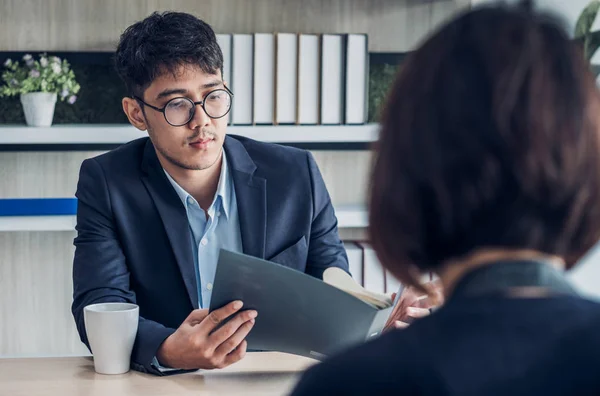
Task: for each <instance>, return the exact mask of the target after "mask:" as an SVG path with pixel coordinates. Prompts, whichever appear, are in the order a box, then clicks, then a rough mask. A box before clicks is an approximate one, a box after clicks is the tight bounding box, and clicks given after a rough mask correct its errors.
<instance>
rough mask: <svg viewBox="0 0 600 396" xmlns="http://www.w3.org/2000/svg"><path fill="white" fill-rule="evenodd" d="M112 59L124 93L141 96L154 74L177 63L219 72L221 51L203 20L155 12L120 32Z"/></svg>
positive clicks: (178, 65)
mask: <svg viewBox="0 0 600 396" xmlns="http://www.w3.org/2000/svg"><path fill="white" fill-rule="evenodd" d="M115 63H116V69H117V72H118V73H119V76H120V77H121V79H122V80H123V82H125V85H126V86H127V91H128V93H129V94H131V95H137V96H142V94H143V92H144V91H145V90H146V88H148V86H149V85H150V84H151V83H152V81H153V80H154V79H155V78H156V77H158V76H160V75H163V74H164V73H174V72H175V71H176V70H177V69H178V68H179V67H180V66H184V65H185V66H187V65H189V66H196V67H199V68H200V69H201V70H202V71H203V72H205V73H210V74H216V73H217V71H218V70H221V72H222V69H223V53H222V52H221V49H220V47H219V45H218V44H217V39H216V36H215V32H214V31H213V30H212V28H211V27H210V26H209V25H208V24H207V23H205V22H203V21H201V20H200V19H198V18H196V17H195V16H193V15H190V14H186V13H182V12H164V13H158V12H155V13H153V14H152V15H150V16H149V17H147V18H146V19H144V20H143V21H140V22H136V23H135V24H133V25H131V26H130V27H128V28H127V29H126V30H125V32H123V34H122V35H121V39H120V41H119V45H118V47H117V52H116V55H115Z"/></svg>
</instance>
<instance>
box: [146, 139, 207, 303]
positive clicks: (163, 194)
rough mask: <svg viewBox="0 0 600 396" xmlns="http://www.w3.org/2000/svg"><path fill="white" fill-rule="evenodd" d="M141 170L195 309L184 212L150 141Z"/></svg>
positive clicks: (186, 221) (195, 287)
mask: <svg viewBox="0 0 600 396" xmlns="http://www.w3.org/2000/svg"><path fill="white" fill-rule="evenodd" d="M142 171H143V176H142V182H143V183H144V185H145V186H146V189H147V190H148V192H149V193H150V196H151V197H152V199H153V200H154V204H155V205H156V209H157V210H158V213H159V214H160V217H161V219H162V222H163V225H164V227H165V231H166V232H167V236H168V238H169V242H170V244H171V248H172V249H173V253H174V254H175V259H176V260H177V265H178V266H179V270H180V271H181V276H182V277H183V281H184V283H185V288H186V290H187V293H188V295H189V297H190V301H191V303H192V306H193V307H194V308H198V307H199V305H198V286H197V282H196V271H195V269H194V265H196V263H194V255H193V252H192V246H191V240H192V239H191V232H190V227H189V223H188V218H187V214H186V211H185V208H184V206H183V204H182V203H181V200H180V199H179V196H178V195H177V193H176V192H175V190H174V189H173V186H171V184H170V183H169V180H168V179H167V177H166V175H165V173H164V170H163V168H162V166H161V165H160V162H159V161H158V158H157V156H156V152H155V151H154V146H153V145H152V143H151V142H150V140H148V142H147V143H146V147H145V151H144V158H143V160H142Z"/></svg>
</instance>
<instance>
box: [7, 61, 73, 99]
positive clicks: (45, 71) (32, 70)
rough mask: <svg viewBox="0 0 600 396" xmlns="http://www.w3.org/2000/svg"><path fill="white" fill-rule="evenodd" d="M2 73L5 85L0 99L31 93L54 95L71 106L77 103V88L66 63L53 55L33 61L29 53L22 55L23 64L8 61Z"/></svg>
mask: <svg viewBox="0 0 600 396" xmlns="http://www.w3.org/2000/svg"><path fill="white" fill-rule="evenodd" d="M4 67H5V70H4V72H3V73H2V81H3V82H4V84H3V85H2V86H0V96H5V97H8V96H17V95H21V94H26V93H30V92H49V93H56V94H58V97H59V98H60V100H61V101H65V100H66V101H67V102H68V103H70V104H73V103H75V101H76V100H77V96H76V95H77V93H78V92H79V90H80V86H79V84H78V83H77V81H76V79H75V73H73V70H71V66H70V65H69V62H67V61H66V60H64V59H63V60H61V59H60V58H58V57H56V56H50V57H49V56H47V55H46V54H42V55H40V56H39V59H37V60H36V59H34V58H33V56H31V55H30V54H26V55H25V56H23V63H22V64H21V63H20V62H18V61H13V60H12V59H7V60H6V62H4Z"/></svg>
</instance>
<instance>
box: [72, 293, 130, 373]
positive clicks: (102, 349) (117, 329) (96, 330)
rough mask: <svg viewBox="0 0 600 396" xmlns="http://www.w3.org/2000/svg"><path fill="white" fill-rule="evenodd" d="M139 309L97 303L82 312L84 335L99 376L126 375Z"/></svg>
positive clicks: (127, 305)
mask: <svg viewBox="0 0 600 396" xmlns="http://www.w3.org/2000/svg"><path fill="white" fill-rule="evenodd" d="M139 312H140V308H139V307H138V306H137V305H135V304H128V303H100V304H93V305H88V306H86V307H85V308H84V309H83V318H84V322H85V331H86V334H87V338H88V342H89V343H90V348H91V350H92V355H94V368H95V370H96V372H97V373H99V374H123V373H126V372H127V371H129V362H130V360H131V351H132V350H133V343H134V341H135V336H136V334H137V329H138V319H139Z"/></svg>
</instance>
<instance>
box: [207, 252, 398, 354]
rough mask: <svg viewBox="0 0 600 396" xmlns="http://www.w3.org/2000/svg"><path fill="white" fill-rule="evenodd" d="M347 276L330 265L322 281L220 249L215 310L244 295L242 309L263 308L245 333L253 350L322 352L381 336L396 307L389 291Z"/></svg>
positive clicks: (333, 351)
mask: <svg viewBox="0 0 600 396" xmlns="http://www.w3.org/2000/svg"><path fill="white" fill-rule="evenodd" d="M340 272H342V273H343V274H345V275H342V274H340ZM346 276H347V277H348V278H349V275H347V274H346V273H345V271H343V270H341V269H338V268H331V269H328V270H327V271H326V272H325V274H324V275H323V278H324V281H322V280H320V279H317V278H314V277H312V276H309V275H306V274H304V273H302V272H299V271H296V270H293V269H291V268H287V267H284V266H282V265H279V264H275V263H272V262H269V261H266V260H262V259H258V258H255V257H251V256H247V255H244V254H239V253H233V252H229V251H226V250H221V252H220V254H219V260H218V265H217V271H216V274H215V281H214V288H213V293H212V297H211V302H210V311H213V310H215V309H218V308H221V307H223V306H224V305H226V304H228V303H230V302H231V301H234V300H241V301H243V302H244V308H243V309H255V310H256V311H258V317H257V318H256V323H255V325H254V328H253V329H252V331H250V334H249V335H248V337H247V338H246V340H247V341H248V349H249V350H266V351H279V352H287V353H293V354H296V355H302V356H309V357H313V358H317V359H319V358H323V357H325V356H327V355H331V354H333V353H336V352H338V351H340V350H343V349H345V348H348V347H351V346H353V345H356V344H359V343H362V342H364V341H366V340H368V339H370V338H373V337H376V336H378V335H379V334H380V333H381V331H382V329H383V327H384V325H385V323H386V321H387V319H388V317H389V315H390V313H391V311H392V301H391V299H390V298H389V297H387V296H384V295H380V294H379V295H378V294H376V293H370V292H368V291H366V290H364V289H362V288H361V287H360V285H358V284H356V286H351V285H350V284H349V283H348V279H345V280H343V278H345V277H346ZM350 281H351V282H353V281H352V279H351V278H350ZM327 282H330V283H334V284H335V285H332V284H330V283H327ZM361 289H362V290H361Z"/></svg>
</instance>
